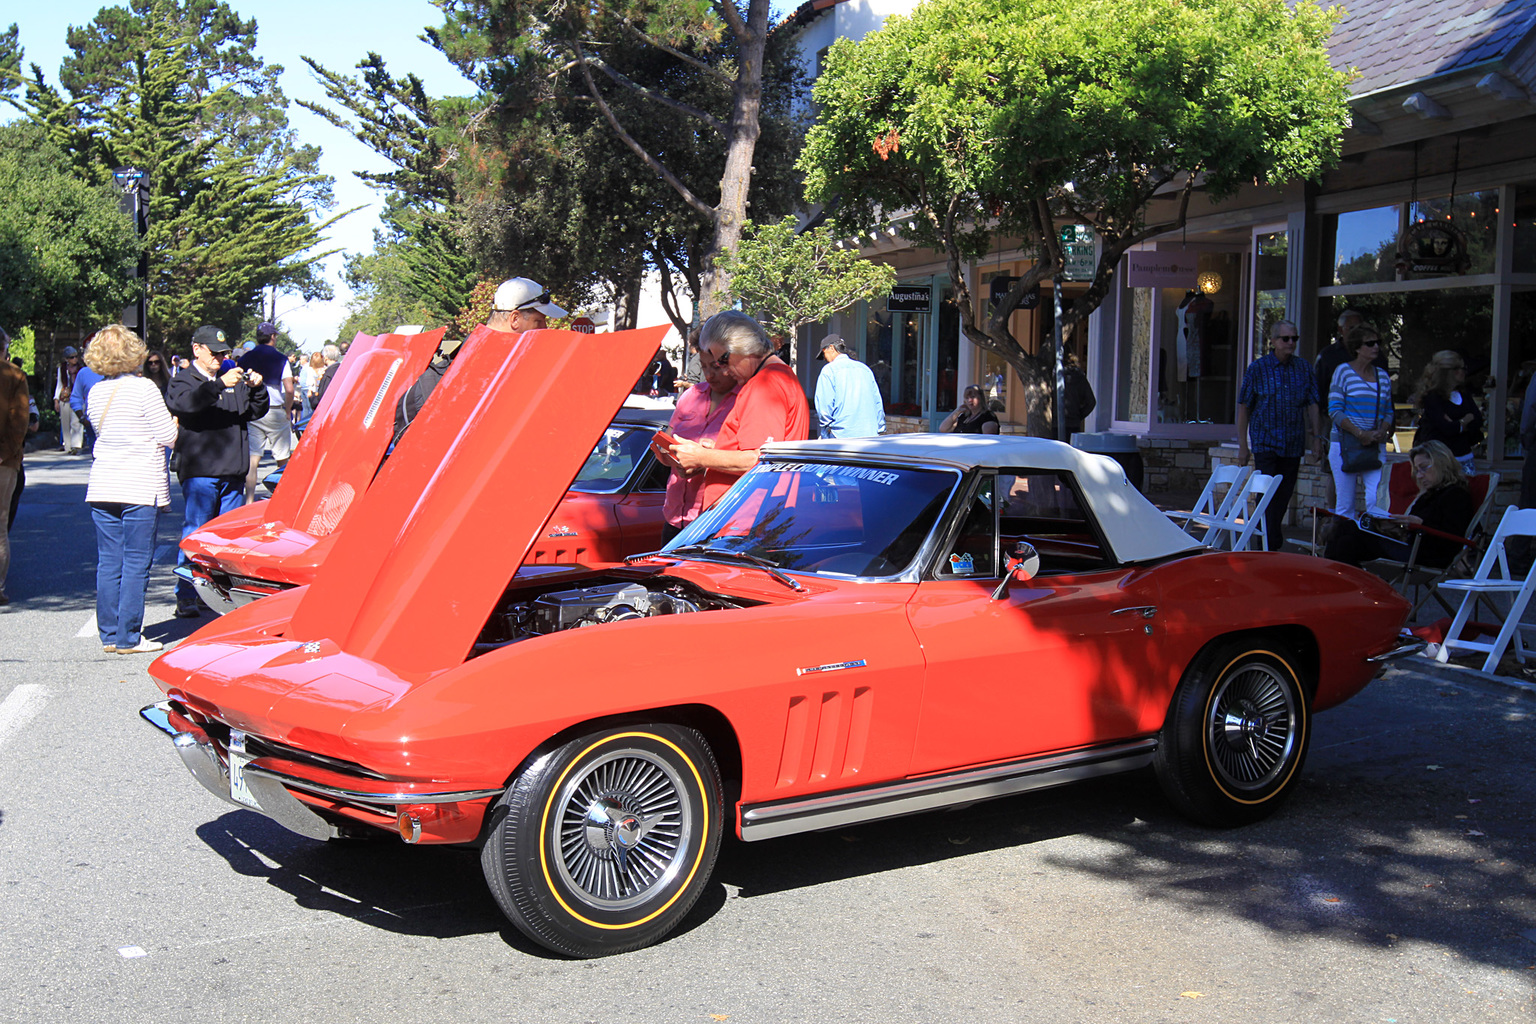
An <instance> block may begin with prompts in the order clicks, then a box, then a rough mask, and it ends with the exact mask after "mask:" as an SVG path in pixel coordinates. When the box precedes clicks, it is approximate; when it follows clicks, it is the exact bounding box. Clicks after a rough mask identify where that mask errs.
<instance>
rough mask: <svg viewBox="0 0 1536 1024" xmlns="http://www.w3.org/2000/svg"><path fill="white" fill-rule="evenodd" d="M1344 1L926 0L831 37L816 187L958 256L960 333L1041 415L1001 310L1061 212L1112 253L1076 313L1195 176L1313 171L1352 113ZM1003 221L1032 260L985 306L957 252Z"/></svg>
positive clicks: (1103, 289)
mask: <svg viewBox="0 0 1536 1024" xmlns="http://www.w3.org/2000/svg"><path fill="white" fill-rule="evenodd" d="M1334 19H1335V14H1334V13H1333V12H1332V11H1323V10H1322V9H1320V8H1319V7H1317V6H1316V5H1315V3H1313V2H1312V0H1301V2H1298V3H1295V4H1291V3H1288V2H1287V0H928V2H927V3H924V4H923V5H921V6H920V7H918V8H917V9H916V10H914V11H913V12H912V14H911V15H910V16H909V17H904V18H892V19H891V20H890V21H888V22H887V23H886V24H885V26H884V28H882V29H881V30H880V31H878V32H874V33H871V34H870V35H869V36H867V37H865V39H864V40H862V41H861V42H858V43H853V42H849V41H842V42H839V43H838V44H836V45H835V46H834V47H833V48H832V51H831V53H830V54H829V58H828V61H827V64H826V67H825V70H824V72H823V74H822V76H821V78H820V79H819V80H818V81H817V84H816V90H815V99H816V102H817V104H818V106H819V108H820V111H821V114H820V120H819V121H818V123H817V124H816V126H815V127H814V128H813V129H812V131H811V133H810V136H809V138H808V139H807V142H806V149H805V152H804V153H803V155H802V157H801V167H802V168H803V169H804V171H805V172H806V196H807V198H808V199H809V200H811V201H812V202H831V201H832V200H833V199H834V198H835V197H841V200H842V206H841V208H840V209H839V211H838V215H839V217H841V218H845V219H848V220H850V221H851V222H852V223H853V224H855V225H856V226H858V227H869V226H874V225H877V224H883V223H886V222H888V221H890V220H891V219H892V215H893V214H897V213H898V211H904V212H910V217H906V218H903V219H899V220H898V222H897V223H898V224H899V226H900V228H901V230H902V231H903V233H904V234H906V236H907V237H909V238H911V239H912V240H914V241H916V242H918V243H920V244H923V245H928V246H932V247H934V248H937V249H940V250H941V251H943V252H944V253H945V255H946V256H947V257H948V261H949V269H950V275H951V278H952V279H953V280H954V282H955V285H956V290H957V300H958V302H959V305H960V310H961V315H962V324H963V326H964V330H965V332H966V335H967V337H969V338H970V339H971V340H972V341H973V342H974V343H975V344H977V345H979V346H981V347H982V348H985V349H987V350H989V351H991V352H994V353H996V354H997V355H999V356H1001V357H1002V358H1004V359H1006V360H1007V361H1008V362H1009V363H1010V364H1011V365H1012V366H1013V367H1014V368H1015V369H1016V370H1017V371H1018V373H1019V376H1020V379H1021V381H1022V382H1023V384H1024V386H1025V390H1026V395H1027V402H1028V405H1029V408H1030V427H1031V429H1032V430H1033V431H1036V432H1043V431H1044V429H1045V426H1046V423H1047V422H1048V414H1047V407H1048V402H1049V394H1050V390H1049V384H1048V382H1047V380H1046V374H1045V369H1046V367H1047V361H1046V360H1043V359H1040V358H1037V357H1035V356H1032V355H1031V354H1030V353H1028V352H1026V351H1025V350H1024V349H1023V347H1022V346H1021V345H1020V344H1019V342H1018V340H1017V339H1015V338H1014V337H1013V336H1012V335H1011V333H1010V332H1009V330H1008V320H1009V318H1010V316H1011V314H1012V313H1013V311H1014V310H1015V309H1017V308H1018V306H1019V304H1020V302H1022V301H1023V298H1024V296H1025V295H1026V294H1027V293H1028V292H1030V291H1031V290H1032V289H1033V288H1034V286H1035V285H1037V284H1038V283H1039V282H1040V281H1041V280H1042V279H1044V278H1046V277H1049V276H1051V275H1052V274H1054V273H1056V272H1057V271H1058V269H1059V267H1060V266H1061V246H1060V241H1059V239H1060V228H1061V227H1062V226H1064V225H1066V224H1071V223H1083V224H1087V225H1090V226H1091V227H1093V229H1094V230H1095V231H1096V232H1097V234H1098V236H1099V239H1100V242H1101V252H1102V259H1101V260H1100V262H1099V265H1098V268H1097V272H1096V274H1095V276H1094V279H1093V281H1092V282H1091V284H1090V286H1089V288H1088V292H1087V294H1086V296H1085V297H1084V299H1082V300H1079V301H1078V302H1076V303H1075V304H1074V305H1073V307H1072V309H1071V310H1070V311H1069V312H1068V313H1067V314H1066V315H1065V316H1064V317H1063V324H1064V326H1065V327H1066V328H1067V329H1069V330H1070V329H1071V328H1072V326H1073V325H1075V324H1076V323H1077V322H1079V321H1081V320H1083V319H1084V318H1085V317H1087V316H1088V315H1089V313H1091V312H1092V311H1093V310H1094V309H1095V308H1097V306H1098V304H1099V302H1100V301H1101V300H1102V298H1103V296H1104V295H1105V294H1106V293H1107V292H1108V289H1109V287H1110V284H1111V282H1112V279H1113V274H1114V271H1115V267H1116V266H1117V265H1118V264H1119V261H1120V258H1121V256H1122V255H1123V254H1124V253H1125V252H1126V250H1127V249H1129V248H1130V247H1131V246H1133V245H1135V244H1137V243H1139V242H1142V241H1145V240H1146V239H1148V238H1151V237H1153V236H1155V235H1158V234H1162V233H1165V232H1168V231H1171V230H1176V229H1177V228H1178V227H1179V226H1180V225H1182V224H1183V223H1184V222H1185V220H1186V217H1187V214H1188V209H1189V203H1190V198H1191V196H1192V194H1193V193H1194V191H1196V190H1197V189H1199V190H1203V191H1204V192H1205V193H1206V195H1207V196H1208V197H1209V199H1210V200H1212V201H1216V200H1220V199H1224V198H1227V197H1229V196H1231V195H1232V194H1233V193H1235V192H1236V191H1237V190H1238V189H1239V188H1240V187H1241V186H1242V185H1244V184H1247V183H1251V182H1255V181H1258V182H1280V181H1285V180H1291V179H1296V178H1311V177H1315V176H1317V175H1319V174H1320V173H1321V172H1322V171H1323V170H1324V169H1325V168H1326V167H1327V166H1329V165H1330V164H1331V163H1332V162H1333V161H1334V160H1336V158H1337V153H1338V147H1339V138H1340V135H1341V133H1342V131H1343V128H1344V127H1345V125H1346V124H1347V123H1348V116H1349V114H1348V109H1347V106H1346V94H1345V89H1344V84H1345V76H1344V75H1342V74H1340V73H1339V72H1336V71H1334V70H1333V69H1332V67H1331V66H1330V65H1329V62H1328V54H1327V51H1326V49H1325V46H1326V43H1327V39H1328V35H1329V33H1330V32H1331V31H1332V26H1333V23H1334ZM1154 197H1158V198H1156V199H1155V198H1154ZM1164 197H1166V198H1164ZM998 238H1014V239H1022V240H1023V244H1024V246H1025V247H1026V249H1028V250H1031V251H1032V252H1033V254H1034V255H1035V257H1036V263H1035V265H1034V267H1033V269H1032V270H1031V271H1030V272H1028V273H1026V274H1025V275H1024V277H1022V278H1020V279H1019V280H1017V281H1016V282H1015V283H1014V284H1013V286H1012V288H1011V289H1010V290H1009V292H1008V294H1007V296H1006V297H1005V298H1004V299H1003V300H1002V301H1001V302H1000V303H998V304H997V305H996V306H993V307H990V308H988V309H986V310H978V308H977V304H976V302H975V301H974V299H973V296H972V295H971V292H970V289H969V282H968V280H967V279H966V277H965V275H964V274H963V273H962V262H963V261H964V260H967V259H972V258H975V257H977V256H979V255H980V254H982V253H984V252H985V251H987V249H988V248H989V246H990V245H991V244H992V242H993V240H994V239H998ZM978 314H980V315H978Z"/></svg>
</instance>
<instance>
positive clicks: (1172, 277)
mask: <svg viewBox="0 0 1536 1024" xmlns="http://www.w3.org/2000/svg"><path fill="white" fill-rule="evenodd" d="M1199 278H1200V254H1199V253H1197V252H1194V251H1192V250H1189V249H1171V250H1170V249H1160V250H1158V251H1157V252H1149V251H1140V252H1137V251H1134V250H1133V251H1131V252H1128V253H1126V254H1125V283H1126V284H1127V285H1128V286H1130V287H1132V288H1194V287H1196V285H1197V283H1198V281H1199Z"/></svg>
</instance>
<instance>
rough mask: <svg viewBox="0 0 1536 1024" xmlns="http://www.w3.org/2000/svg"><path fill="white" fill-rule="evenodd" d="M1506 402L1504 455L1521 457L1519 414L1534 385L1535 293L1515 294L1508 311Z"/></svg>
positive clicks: (1535, 354) (1535, 346) (1535, 374)
mask: <svg viewBox="0 0 1536 1024" xmlns="http://www.w3.org/2000/svg"><path fill="white" fill-rule="evenodd" d="M1509 313H1510V316H1509V374H1510V386H1509V398H1508V400H1506V401H1505V403H1504V405H1505V409H1504V454H1505V455H1521V454H1524V453H1522V452H1521V451H1520V412H1521V409H1522V408H1523V405H1524V402H1525V389H1526V388H1527V387H1528V386H1530V384H1531V383H1533V381H1536V291H1529V290H1527V291H1517V292H1515V293H1514V295H1512V296H1510V308H1509Z"/></svg>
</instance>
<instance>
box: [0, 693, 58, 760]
mask: <svg viewBox="0 0 1536 1024" xmlns="http://www.w3.org/2000/svg"><path fill="white" fill-rule="evenodd" d="M47 703H48V688H47V687H46V686H42V685H40V684H38V683H22V684H21V685H20V686H18V687H16V688H15V689H14V690H12V691H11V692H10V693H9V694H8V695H7V696H6V698H5V700H3V701H0V747H3V746H5V742H6V740H9V739H10V738H11V737H12V736H14V735H16V734H17V733H19V732H21V730H22V729H24V728H25V727H26V725H27V723H28V722H30V721H32V719H34V718H36V717H37V716H38V714H39V713H40V712H41V711H42V710H43V705H44V704H47Z"/></svg>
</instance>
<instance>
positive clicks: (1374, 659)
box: [1365, 630, 1429, 665]
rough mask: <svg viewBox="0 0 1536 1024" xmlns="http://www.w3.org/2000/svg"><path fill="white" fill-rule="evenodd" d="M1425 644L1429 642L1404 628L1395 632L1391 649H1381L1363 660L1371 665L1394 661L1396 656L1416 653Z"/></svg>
mask: <svg viewBox="0 0 1536 1024" xmlns="http://www.w3.org/2000/svg"><path fill="white" fill-rule="evenodd" d="M1427 646H1429V642H1428V641H1427V640H1423V639H1421V638H1420V637H1416V636H1414V635H1413V634H1412V633H1410V632H1408V631H1407V630H1404V631H1403V632H1401V633H1399V634H1397V643H1396V644H1395V645H1394V646H1393V647H1392V649H1391V650H1389V651H1383V652H1382V653H1380V654H1376V655H1373V656H1371V657H1369V658H1366V659H1365V660H1366V661H1368V662H1370V663H1371V664H1373V665H1379V664H1381V663H1382V662H1386V661H1396V660H1397V659H1398V658H1406V657H1408V656H1409V655H1410V654H1418V653H1419V652H1420V651H1422V650H1423V649H1424V648H1425V647H1427Z"/></svg>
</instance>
